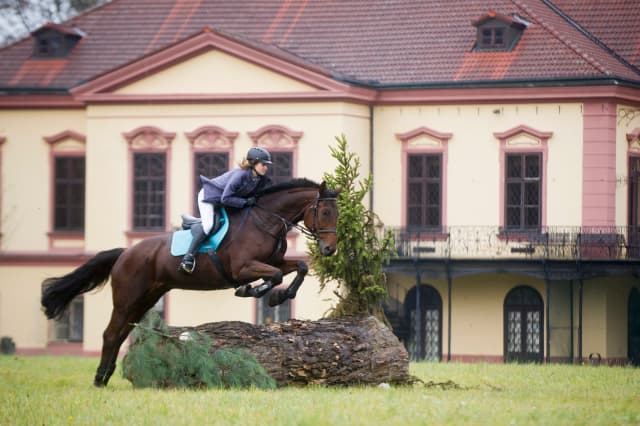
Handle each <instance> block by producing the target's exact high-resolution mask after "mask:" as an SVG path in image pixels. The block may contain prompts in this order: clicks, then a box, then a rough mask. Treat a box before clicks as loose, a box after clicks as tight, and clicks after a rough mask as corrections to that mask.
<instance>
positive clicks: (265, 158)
mask: <svg viewBox="0 0 640 426" xmlns="http://www.w3.org/2000/svg"><path fill="white" fill-rule="evenodd" d="M247 161H250V162H252V163H254V164H255V163H264V164H273V163H272V162H271V154H269V151H267V150H266V149H264V148H261V147H259V146H254V147H253V148H251V149H250V150H249V152H247Z"/></svg>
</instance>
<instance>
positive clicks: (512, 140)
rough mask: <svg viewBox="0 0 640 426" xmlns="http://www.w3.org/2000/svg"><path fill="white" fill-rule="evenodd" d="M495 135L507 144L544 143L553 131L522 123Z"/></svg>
mask: <svg viewBox="0 0 640 426" xmlns="http://www.w3.org/2000/svg"><path fill="white" fill-rule="evenodd" d="M493 136H495V137H496V139H498V140H499V141H500V142H501V143H504V144H505V145H518V146H523V145H524V146H526V145H543V144H546V143H547V141H548V140H549V139H550V138H551V137H552V136H553V132H543V131H540V130H536V129H533V128H531V127H529V126H525V125H524V124H521V125H519V126H516V127H514V128H512V129H509V130H506V131H504V132H494V134H493ZM521 136H524V138H521Z"/></svg>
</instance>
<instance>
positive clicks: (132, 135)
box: [122, 126, 176, 150]
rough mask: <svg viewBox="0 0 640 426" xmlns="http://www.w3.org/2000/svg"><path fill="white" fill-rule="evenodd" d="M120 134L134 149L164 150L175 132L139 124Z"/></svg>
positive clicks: (174, 135)
mask: <svg viewBox="0 0 640 426" xmlns="http://www.w3.org/2000/svg"><path fill="white" fill-rule="evenodd" d="M122 136H124V138H125V139H126V141H127V143H129V145H130V146H131V149H134V150H141V149H153V150H166V149H168V148H169V144H170V143H171V141H173V138H175V137H176V134H175V132H165V131H163V130H162V129H160V128H158V127H155V126H141V127H138V128H136V129H133V130H131V131H130V132H123V133H122Z"/></svg>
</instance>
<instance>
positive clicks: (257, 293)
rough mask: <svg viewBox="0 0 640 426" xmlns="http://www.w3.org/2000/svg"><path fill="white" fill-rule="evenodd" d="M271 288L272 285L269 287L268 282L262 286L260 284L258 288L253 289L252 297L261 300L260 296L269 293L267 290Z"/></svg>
mask: <svg viewBox="0 0 640 426" xmlns="http://www.w3.org/2000/svg"><path fill="white" fill-rule="evenodd" d="M272 287H273V285H271V283H270V282H268V281H265V282H264V284H261V285H259V286H258V287H256V288H255V289H254V293H255V295H254V296H253V297H255V298H258V299H259V298H261V297H262V296H264V295H265V294H267V293H268V292H269V290H271V288H272Z"/></svg>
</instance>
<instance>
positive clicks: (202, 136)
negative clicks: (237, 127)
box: [185, 126, 238, 149]
mask: <svg viewBox="0 0 640 426" xmlns="http://www.w3.org/2000/svg"><path fill="white" fill-rule="evenodd" d="M185 135H186V136H187V139H189V142H191V144H192V145H193V147H194V148H205V149H206V148H220V149H229V148H230V147H231V146H232V145H233V143H234V142H235V140H236V138H237V137H238V132H230V131H227V130H225V129H223V128H222V127H219V126H202V127H199V128H197V129H196V130H194V131H192V132H186V133H185Z"/></svg>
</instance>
